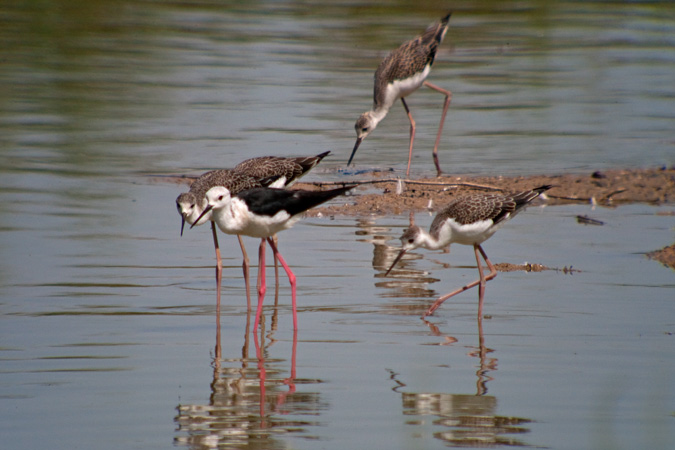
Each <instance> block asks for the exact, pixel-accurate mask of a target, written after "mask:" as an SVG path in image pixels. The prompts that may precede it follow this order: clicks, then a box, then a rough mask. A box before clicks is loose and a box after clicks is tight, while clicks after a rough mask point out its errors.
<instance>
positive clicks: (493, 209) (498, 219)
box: [384, 185, 552, 318]
mask: <svg viewBox="0 0 675 450" xmlns="http://www.w3.org/2000/svg"><path fill="white" fill-rule="evenodd" d="M551 187H552V186H550V185H545V186H540V187H538V188H535V189H532V190H530V191H523V192H518V193H514V194H474V195H467V196H463V197H459V198H457V199H455V200H453V201H452V202H450V204H449V205H448V206H446V207H445V208H444V209H443V210H442V211H440V212H439V213H438V214H437V215H436V217H435V218H434V220H433V222H431V228H430V229H429V232H427V231H425V230H423V229H422V228H420V227H419V226H417V225H415V221H414V216H413V215H412V213H411V214H410V228H408V229H407V230H406V231H405V232H404V233H403V235H402V236H401V244H402V249H401V252H400V253H399V254H398V256H397V257H396V259H395V260H394V262H393V263H392V265H391V267H389V270H387V272H386V273H385V274H384V275H385V276H387V275H388V274H389V272H391V269H393V268H394V266H395V265H396V264H397V263H398V262H399V261H400V260H401V258H402V257H403V255H405V254H406V253H407V252H409V251H410V250H413V249H416V248H419V247H424V248H426V249H429V250H439V249H441V248H445V247H447V246H448V245H450V244H455V243H456V244H462V245H472V246H473V248H474V252H475V254H476V263H477V264H478V274H479V278H478V280H476V281H474V282H472V283H469V284H467V285H466V286H464V287H461V288H459V289H457V290H454V291H452V292H450V293H449V294H446V295H443V296H442V297H440V298H438V299H437V300H436V301H435V302H434V303H433V304H432V305H431V307H430V308H429V309H428V310H427V312H426V313H424V315H423V316H422V318H424V317H426V316H428V315H430V314H433V312H434V311H436V309H438V307H439V306H441V304H442V303H443V302H444V301H446V300H447V299H449V298H450V297H452V296H453V295H456V294H459V293H460V292H464V291H466V290H467V289H470V288H472V287H474V286H476V285H478V317H482V315H483V298H484V296H485V283H486V282H487V281H489V280H491V279H493V278H494V277H496V276H497V270H496V269H495V268H494V266H493V265H492V263H491V262H490V260H489V259H488V257H487V255H486V254H485V251H484V250H483V248H482V247H481V245H480V244H482V243H483V242H485V241H486V240H487V239H489V238H490V237H491V236H492V235H493V234H495V232H496V231H497V230H498V229H499V228H500V227H501V226H502V225H504V223H506V222H507V221H508V220H509V219H511V218H512V217H513V216H515V215H516V214H518V213H519V212H520V211H521V210H522V209H523V208H524V207H525V206H527V205H528V204H529V203H530V202H532V200H534V199H535V198H537V197H539V195H541V194H542V193H543V192H545V191H547V190H549V189H551ZM481 256H482V257H483V259H484V260H485V263H486V264H487V266H488V269H490V273H489V274H488V275H485V274H484V273H483V268H482V266H481V261H480V257H481Z"/></svg>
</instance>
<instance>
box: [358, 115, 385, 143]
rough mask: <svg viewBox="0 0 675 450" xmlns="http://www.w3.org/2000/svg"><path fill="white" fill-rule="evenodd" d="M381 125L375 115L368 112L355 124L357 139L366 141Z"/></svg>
mask: <svg viewBox="0 0 675 450" xmlns="http://www.w3.org/2000/svg"><path fill="white" fill-rule="evenodd" d="M378 123H380V121H379V120H377V117H376V116H375V114H373V112H372V111H366V112H364V113H363V114H361V115H360V116H359V118H358V119H357V120H356V123H355V124H354V129H355V130H356V138H357V139H360V140H364V139H365V138H366V136H368V135H369V134H370V133H371V132H372V131H373V130H374V129H375V128H377V124H378Z"/></svg>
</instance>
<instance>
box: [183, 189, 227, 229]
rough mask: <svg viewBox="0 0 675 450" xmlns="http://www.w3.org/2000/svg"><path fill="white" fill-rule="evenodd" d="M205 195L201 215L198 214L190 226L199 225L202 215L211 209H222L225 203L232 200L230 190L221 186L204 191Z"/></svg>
mask: <svg viewBox="0 0 675 450" xmlns="http://www.w3.org/2000/svg"><path fill="white" fill-rule="evenodd" d="M205 197H206V206H205V207H204V211H202V213H201V215H200V216H199V218H197V220H196V221H195V223H194V224H192V227H194V226H195V225H199V224H200V220H201V219H202V217H204V216H205V215H207V214H208V213H210V212H211V211H212V210H219V209H222V208H224V207H226V206H227V205H229V204H230V202H231V200H232V195H231V194H230V190H229V189H227V188H225V187H223V186H215V187H212V188H211V189H209V190H208V191H207V192H206V195H205ZM192 227H190V228H192Z"/></svg>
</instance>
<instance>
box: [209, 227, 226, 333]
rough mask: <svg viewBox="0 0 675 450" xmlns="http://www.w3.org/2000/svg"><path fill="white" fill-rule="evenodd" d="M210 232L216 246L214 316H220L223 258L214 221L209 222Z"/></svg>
mask: <svg viewBox="0 0 675 450" xmlns="http://www.w3.org/2000/svg"><path fill="white" fill-rule="evenodd" d="M211 232H212V233H213V245H214V246H215V248H216V316H217V317H218V318H220V284H221V281H222V279H223V260H222V259H221V258H220V246H219V245H218V235H217V234H216V224H215V223H214V222H211ZM219 320H220V319H219Z"/></svg>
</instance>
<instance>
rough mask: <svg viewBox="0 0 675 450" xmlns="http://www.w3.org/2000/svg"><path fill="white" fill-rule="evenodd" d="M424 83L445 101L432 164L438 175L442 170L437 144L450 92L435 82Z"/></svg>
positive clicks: (446, 111) (450, 98)
mask: <svg viewBox="0 0 675 450" xmlns="http://www.w3.org/2000/svg"><path fill="white" fill-rule="evenodd" d="M424 85H425V86H426V87H428V88H430V89H433V90H435V91H437V92H440V93H441V94H444V95H445V103H444V104H443V113H442V114H441V124H440V125H439V126H438V134H437V135H436V143H435V144H434V164H435V165H436V172H437V176H439V177H440V176H441V174H442V173H443V172H441V165H440V164H439V162H438V144H440V142H441V133H443V124H444V123H445V115H446V114H447V113H448V107H449V106H450V100H452V92H450V91H448V90H446V89H443V88H440V87H438V86H436V85H435V84H432V83H429V82H428V81H425V82H424Z"/></svg>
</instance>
